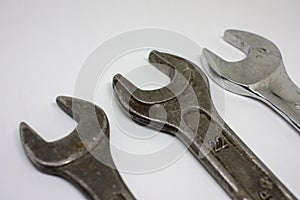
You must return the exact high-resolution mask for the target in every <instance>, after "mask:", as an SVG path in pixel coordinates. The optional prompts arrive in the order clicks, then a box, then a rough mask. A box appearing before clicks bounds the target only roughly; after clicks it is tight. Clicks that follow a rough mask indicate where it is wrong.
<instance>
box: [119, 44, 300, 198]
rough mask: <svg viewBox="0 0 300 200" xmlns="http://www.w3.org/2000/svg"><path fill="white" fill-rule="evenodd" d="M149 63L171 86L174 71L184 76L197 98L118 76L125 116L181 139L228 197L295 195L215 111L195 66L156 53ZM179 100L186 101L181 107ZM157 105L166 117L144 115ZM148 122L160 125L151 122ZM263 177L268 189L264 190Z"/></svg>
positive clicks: (287, 196)
mask: <svg viewBox="0 0 300 200" xmlns="http://www.w3.org/2000/svg"><path fill="white" fill-rule="evenodd" d="M245 48H246V47H245ZM245 50H246V49H245ZM149 62H150V63H151V64H153V66H154V67H157V66H159V67H157V68H158V69H159V70H161V71H162V72H163V73H165V74H167V75H168V76H169V77H170V79H171V82H170V84H172V85H174V84H176V79H175V78H174V76H173V75H174V74H175V73H174V71H176V72H178V73H182V72H184V73H185V74H189V76H187V77H188V78H187V79H186V81H187V82H188V85H189V87H191V88H192V89H193V90H194V93H195V95H196V96H195V98H196V99H191V98H194V96H189V93H188V92H187V91H186V90H184V89H183V90H180V89H178V91H180V92H178V93H173V95H170V93H168V94H166V93H161V92H159V91H162V90H164V91H168V90H167V88H168V85H167V86H166V87H164V88H161V89H158V90H151V91H145V90H141V89H139V88H137V87H136V86H134V85H133V84H132V83H131V82H130V81H128V80H127V79H126V78H124V77H122V75H120V74H118V75H116V76H115V77H114V80H113V88H114V91H115V95H116V97H117V99H118V101H119V103H120V105H121V107H122V108H123V110H124V111H125V113H126V114H128V115H129V116H130V117H131V118H132V119H133V120H134V121H135V122H137V123H139V124H142V125H149V126H151V127H152V128H154V129H157V127H162V128H161V129H158V130H160V131H162V132H166V133H169V134H172V135H174V136H176V137H177V138H178V139H180V140H181V141H182V142H183V143H184V144H185V145H187V147H188V149H189V150H190V151H191V153H192V154H193V155H194V156H195V157H196V159H197V160H198V161H199V162H200V163H201V164H202V165H203V166H204V167H205V168H206V169H207V170H208V171H209V173H210V174H211V175H212V176H213V177H214V178H215V179H216V181H217V182H218V183H219V184H220V185H221V186H222V187H223V189H224V190H225V191H226V192H227V193H228V194H229V196H230V197H232V198H233V199H255V200H263V199H271V198H274V199H296V197H294V196H293V194H292V193H291V192H290V191H289V190H288V189H287V188H286V187H285V186H284V185H283V184H282V183H281V182H280V181H279V180H278V179H277V178H276V176H275V175H274V174H273V173H272V172H271V171H270V170H269V169H268V168H267V167H266V166H265V165H264V164H263V163H262V162H261V161H260V160H259V159H258V158H257V157H256V156H255V155H254V154H253V153H252V152H251V150H250V149H249V148H248V147H247V146H246V145H245V144H244V143H243V142H242V141H241V140H240V139H239V138H238V137H237V135H236V134H235V133H234V132H233V130H231V129H230V128H229V126H228V125H227V124H226V123H225V122H224V121H223V120H222V119H221V117H220V116H219V115H218V114H217V111H216V109H215V108H214V106H213V103H212V101H211V98H210V91H209V85H208V80H207V78H206V76H205V74H204V73H203V72H202V71H201V70H200V69H199V68H198V67H197V66H196V65H195V64H193V63H191V62H189V61H187V60H185V59H184V58H181V57H178V56H174V55H170V54H167V53H161V52H158V51H152V52H151V53H150V55H149ZM183 86H186V84H183ZM189 87H186V88H189ZM182 88H183V87H182ZM136 91H138V95H136ZM144 94H145V95H144ZM146 96H147V97H148V96H153V97H152V99H156V101H150V100H149V101H148V100H147V98H145V97H146ZM166 96H167V97H168V98H166ZM179 101H182V102H185V107H184V108H181V107H180V104H179V103H178V102H179ZM157 104H159V105H160V106H161V107H163V108H164V109H165V112H166V113H167V117H166V118H164V119H161V118H159V117H156V115H151V116H150V115H149V112H148V111H149V108H150V107H151V106H154V105H157ZM152 121H155V123H156V124H160V126H156V125H154V123H150V122H152ZM182 121H183V122H184V123H182ZM195 121H196V122H197V126H195V123H194V122H195ZM191 130H192V131H191ZM266 180H267V181H266ZM262 181H264V182H268V184H269V185H272V187H269V188H267V187H266V184H262Z"/></svg>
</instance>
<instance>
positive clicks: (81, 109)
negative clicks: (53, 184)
mask: <svg viewBox="0 0 300 200" xmlns="http://www.w3.org/2000/svg"><path fill="white" fill-rule="evenodd" d="M56 102H57V104H58V105H59V107H60V108H61V109H62V110H63V111H64V112H65V113H67V114H68V115H69V116H70V117H72V118H73V119H74V120H75V121H76V122H78V126H77V127H76V129H74V130H73V131H72V133H71V134H69V135H68V136H66V137H64V138H62V139H60V140H57V141H55V142H46V141H45V140H43V139H42V138H41V137H40V136H39V135H38V134H37V133H36V132H35V131H34V130H33V129H31V128H30V127H29V126H28V125H27V124H26V123H24V122H22V123H21V124H20V134H21V140H22V143H23V146H24V149H25V152H26V155H27V156H28V158H29V159H30V161H31V162H32V163H33V165H34V166H35V167H36V168H37V169H39V170H40V171H42V172H44V173H47V174H52V175H57V176H60V177H63V178H65V179H67V180H68V181H70V182H71V183H73V184H74V185H75V186H76V187H78V188H79V189H80V190H81V191H82V192H83V193H84V194H85V195H86V197H87V198H89V199H91V200H104V199H105V200H117V199H118V200H125V199H126V200H127V199H128V200H133V199H134V197H133V196H132V194H131V193H130V191H129V189H128V188H127V187H126V185H125V183H124V182H123V181H122V179H121V177H120V175H119V173H118V171H117V170H116V168H115V166H114V163H113V160H112V157H111V154H110V148H109V123H108V119H107V117H106V115H105V113H104V111H103V110H102V109H101V108H99V107H98V106H96V105H94V104H92V103H90V102H87V101H84V100H80V99H76V98H71V97H65V96H59V97H57V99H56ZM100 159H105V164H104V163H102V162H101V160H100ZM108 165H109V166H108Z"/></svg>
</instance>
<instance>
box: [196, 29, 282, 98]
mask: <svg viewBox="0 0 300 200" xmlns="http://www.w3.org/2000/svg"><path fill="white" fill-rule="evenodd" d="M224 40H225V41H227V42H228V43H229V44H231V45H233V46H234V47H236V48H237V49H239V50H241V51H242V52H244V54H246V58H245V59H243V60H240V61H237V62H227V61H225V60H224V59H222V58H220V57H219V56H217V55H216V54H214V53H213V52H211V51H210V50H208V49H203V52H202V56H201V62H202V64H203V66H204V68H205V69H206V72H207V73H208V74H209V75H210V76H211V78H213V80H215V82H216V83H217V84H219V85H220V86H221V87H223V88H225V89H227V90H228V91H231V92H233V93H236V94H241V95H244V96H250V97H253V98H258V97H257V94H256V93H257V90H259V89H260V87H265V86H266V85H268V84H269V83H270V81H271V80H272V78H273V77H274V76H275V74H276V72H277V71H278V69H279V68H281V67H282V66H283V65H282V57H281V54H280V51H279V49H278V48H277V46H276V45H275V44H273V43H272V42H271V41H269V40H267V39H265V38H263V37H261V36H258V35H256V34H253V33H249V32H245V31H240V30H226V31H225V33H224Z"/></svg>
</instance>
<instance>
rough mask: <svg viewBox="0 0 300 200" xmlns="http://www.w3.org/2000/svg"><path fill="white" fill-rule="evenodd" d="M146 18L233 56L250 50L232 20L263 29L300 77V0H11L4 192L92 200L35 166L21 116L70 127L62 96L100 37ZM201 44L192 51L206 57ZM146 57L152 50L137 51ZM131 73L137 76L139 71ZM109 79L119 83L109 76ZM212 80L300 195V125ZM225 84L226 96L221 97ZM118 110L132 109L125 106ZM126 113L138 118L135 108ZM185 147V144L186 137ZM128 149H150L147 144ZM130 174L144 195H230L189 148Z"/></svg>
mask: <svg viewBox="0 0 300 200" xmlns="http://www.w3.org/2000/svg"><path fill="white" fill-rule="evenodd" d="M144 27H157V28H163V29H170V30H174V31H177V32H180V33H182V34H184V35H186V36H188V37H190V38H191V39H192V40H194V41H196V42H197V43H198V44H199V45H200V46H201V47H207V48H209V49H211V50H213V51H215V52H216V53H217V54H219V55H220V56H222V57H224V58H226V59H227V60H239V59H241V58H243V55H242V54H241V53H240V52H239V51H237V50H235V49H234V48H232V47H231V46H229V45H228V44H226V43H225V42H224V41H222V39H221V36H222V34H223V32H224V30H225V29H228V28H236V29H241V30H246V31H250V32H254V33H257V34H260V35H262V36H264V37H266V38H268V39H270V40H271V41H273V42H274V43H275V44H276V45H277V46H278V47H279V49H280V50H281V53H282V54H283V58H284V64H285V66H286V69H287V71H288V73H289V75H290V77H291V78H292V79H293V81H294V82H295V83H296V84H297V85H298V86H300V69H299V66H300V63H299V52H300V45H299V44H300V37H299V35H300V1H297V0H276V1H272V0H252V1H246V0H239V1H238V0H227V1H221V0H220V1H217V0H210V1H204V0H202V1H200V0H198V1H192V0H190V1H172V2H167V1H156V0H152V1H109V2H104V1H103V2H101V1H71V0H70V1H67V0H59V1H58V0H57V1H38V0H36V1H33V0H29V1H14V0H1V1H0V67H1V72H0V88H1V95H2V96H1V101H0V106H1V112H0V121H1V124H0V125H1V128H2V131H1V139H0V159H1V164H0V177H1V179H0V199H3V200H17V199H45V200H47V199H49V200H50V199H51V200H52V199H57V200H58V199H62V200H64V199H85V198H84V196H83V195H82V194H81V193H80V192H79V191H78V190H77V189H76V188H75V187H73V186H72V185H71V184H69V183H68V182H66V181H64V180H63V179H61V178H57V177H53V176H49V175H45V174H42V173H40V172H39V171H37V170H36V169H35V168H34V167H33V165H31V163H30V162H29V161H28V159H27V158H26V156H25V153H24V151H23V149H22V145H21V142H20V137H19V132H18V125H19V123H20V122H21V121H24V120H25V121H26V122H28V123H29V124H30V125H32V127H34V129H35V130H37V132H38V133H39V134H40V135H41V136H42V137H44V138H45V139H46V140H49V141H53V140H56V139H59V138H61V137H63V136H65V135H67V134H68V133H69V132H70V131H71V130H72V129H73V128H74V127H75V126H76V124H75V123H74V122H73V121H72V120H70V119H69V117H68V116H67V115H65V114H64V113H63V112H61V111H60V110H59V108H58V107H57V106H56V104H55V103H54V99H55V97H56V96H57V95H61V94H63V95H72V94H73V92H74V86H75V82H76V77H77V75H78V73H79V71H80V69H81V67H82V64H83V63H84V61H85V60H86V59H87V57H88V56H89V55H90V53H91V52H92V51H93V50H94V49H95V48H96V47H97V46H99V45H101V43H103V42H104V41H106V40H107V39H109V38H111V37H113V36H114V35H117V34H119V33H122V32H124V31H129V30H132V29H137V28H144ZM200 53H201V52H198V55H191V59H193V60H194V62H195V63H196V64H199V60H198V59H197V58H198V57H199V56H200ZM145 55H146V53H145ZM136 59H137V60H138V59H145V57H143V58H141V56H140V55H139V56H138V55H137V56H136ZM133 60H134V59H133ZM137 62H138V61H137ZM119 64H120V62H119ZM124 65H126V63H125V61H124ZM148 74H151V76H153V78H156V79H155V80H157V79H158V78H157V77H159V76H161V77H162V79H161V80H162V81H161V82H160V84H162V85H163V84H166V83H167V79H165V78H163V76H162V75H160V74H159V73H158V72H154V71H152V72H149V73H147V76H149V75H148ZM145 76H146V75H145ZM151 76H150V77H151ZM136 78H138V77H136ZM131 80H132V81H133V82H134V81H137V80H134V77H131ZM102 81H106V84H107V85H110V84H111V83H110V80H109V79H107V80H102ZM211 85H212V88H211V90H212V91H211V92H212V96H213V101H214V104H215V106H216V107H217V109H218V110H220V111H221V114H222V115H223V117H224V118H225V120H226V122H227V123H228V124H229V125H230V127H231V128H232V129H233V130H234V131H235V132H236V133H237V134H238V135H239V137H240V138H241V139H242V140H243V141H244V142H245V143H246V144H247V145H248V146H249V147H250V149H252V150H253V151H254V152H255V153H256V155H257V156H258V157H259V158H260V159H261V160H262V161H263V162H264V163H265V164H266V165H267V166H268V167H269V168H270V169H271V170H272V171H273V172H274V174H276V176H277V177H278V178H279V179H280V180H281V181H282V182H283V183H284V184H285V185H286V186H287V187H288V188H289V189H290V190H291V191H292V192H293V193H294V195H296V196H297V197H300V187H299V185H300V176H299V170H300V159H299V152H300V135H299V133H297V132H296V131H295V130H294V129H293V128H292V127H291V126H290V125H289V124H288V123H287V122H285V121H284V120H283V119H282V118H281V117H279V116H278V115H277V114H276V113H274V112H273V111H272V110H271V109H269V108H268V107H266V106H265V105H263V104H262V103H259V102H257V101H255V100H252V99H248V98H245V97H241V96H238V95H234V94H232V93H229V92H225V91H224V90H222V89H221V88H219V87H217V86H216V85H215V84H214V83H212V82H211ZM107 88H109V87H107ZM224 93H225V95H226V98H225V99H226V102H225V104H224V101H223V100H222V101H220V100H218V99H219V98H218V97H219V96H222V95H224ZM101 98H102V99H103V98H105V95H102V96H101V95H100V96H98V97H97V96H96V98H95V99H96V100H95V102H96V103H97V104H99V105H100V106H101V107H102V108H103V109H104V110H107V111H108V113H111V112H112V111H111V109H112V107H111V104H110V103H107V104H106V103H102V102H101V100H97V99H101ZM107 102H110V101H107ZM224 106H225V107H224ZM224 109H225V112H222V110H224ZM114 110H118V107H117V108H114ZM116 112H117V113H116V114H120V115H122V112H121V111H116ZM118 112H119V113H118ZM109 118H110V119H112V118H113V116H109ZM112 120H113V119H112ZM126 120H127V121H126ZM122 122H124V123H127V124H128V125H129V126H132V127H133V128H134V127H136V128H137V127H138V125H136V124H134V123H133V122H131V121H130V119H127V118H126V117H124V119H123V121H122V120H121V121H120V123H122ZM111 126H112V129H114V130H115V132H112V133H111V135H112V142H114V143H118V144H119V145H122V146H123V147H124V148H126V146H130V145H126V140H125V141H124V140H122V141H120V140H118V137H114V135H115V136H116V135H117V134H122V131H121V130H118V128H115V126H116V123H111ZM140 130H144V131H145V132H144V133H142V134H147V133H149V134H153V133H155V132H153V131H152V132H151V130H146V129H140ZM135 134H138V133H135ZM156 137H158V138H157V141H159V140H160V139H159V138H161V141H164V140H166V141H167V140H168V139H169V136H167V135H164V134H157V135H156ZM122 142H123V143H122ZM153 145H154V144H153ZM149 146H150V147H151V144H149ZM154 146H155V145H154ZM146 147H147V146H146ZM150 147H149V148H150ZM152 147H153V146H152ZM178 147H179V148H183V146H182V145H181V144H180V143H179V142H178ZM128 148H129V150H132V151H136V152H143V151H144V150H143V146H139V145H136V146H134V145H131V146H130V147H128ZM150 149H151V148H150ZM116 164H118V161H117V160H116ZM121 175H122V177H123V179H124V181H125V182H126V183H127V185H128V187H129V188H130V190H131V191H132V193H133V194H134V195H135V197H136V198H138V199H149V200H151V199H173V200H175V199H215V200H219V199H229V197H228V196H227V194H226V193H225V192H224V191H223V190H222V189H221V187H219V185H218V184H217V183H216V182H215V181H214V180H213V179H212V178H211V177H210V175H209V174H208V173H207V172H206V171H205V170H204V168H203V167H202V166H201V165H200V164H199V163H198V162H197V161H196V160H195V159H194V158H193V156H192V155H191V154H190V153H189V152H187V153H185V154H184V156H182V157H181V158H180V159H178V160H177V161H176V162H175V163H173V164H172V165H170V166H168V167H166V168H164V169H161V170H158V171H155V172H152V173H144V174H132V173H124V172H122V173H121Z"/></svg>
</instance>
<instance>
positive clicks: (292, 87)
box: [256, 67, 300, 132]
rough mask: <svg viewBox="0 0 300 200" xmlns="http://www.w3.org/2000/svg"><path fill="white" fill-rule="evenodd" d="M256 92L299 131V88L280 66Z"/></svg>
mask: <svg viewBox="0 0 300 200" xmlns="http://www.w3.org/2000/svg"><path fill="white" fill-rule="evenodd" d="M256 92H257V93H258V94H259V98H260V99H261V100H262V101H263V102H264V103H266V104H267V105H269V106H270V107H271V108H273V109H274V110H275V111H276V112H278V113H279V114H280V115H281V116H282V117H283V118H284V119H286V120H287V121H288V122H289V123H290V124H291V125H292V126H293V127H294V128H295V129H296V130H297V131H298V132H300V89H299V88H298V87H297V85H296V84H295V83H294V82H293V81H292V80H291V79H290V77H289V76H288V74H287V72H286V71H285V70H284V68H283V67H281V68H280V69H279V70H278V72H277V73H276V74H275V75H274V78H273V79H272V80H271V81H270V82H269V84H268V85H266V86H265V87H260V89H257V90H256Z"/></svg>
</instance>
